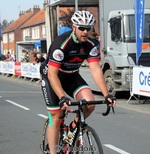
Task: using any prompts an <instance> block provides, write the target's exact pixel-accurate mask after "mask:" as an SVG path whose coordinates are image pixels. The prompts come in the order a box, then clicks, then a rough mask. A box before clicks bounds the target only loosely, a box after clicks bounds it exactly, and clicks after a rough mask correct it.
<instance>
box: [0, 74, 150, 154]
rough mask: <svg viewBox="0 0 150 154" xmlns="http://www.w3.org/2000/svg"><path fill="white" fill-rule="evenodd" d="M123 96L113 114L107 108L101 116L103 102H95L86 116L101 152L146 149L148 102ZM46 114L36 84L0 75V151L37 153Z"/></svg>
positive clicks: (138, 153) (149, 146) (134, 153)
mask: <svg viewBox="0 0 150 154" xmlns="http://www.w3.org/2000/svg"><path fill="white" fill-rule="evenodd" d="M95 98H96V99H102V98H103V97H102V96H100V95H95ZM127 100H128V98H120V99H118V102H117V106H116V108H115V115H114V114H112V112H111V113H110V115H109V116H107V117H103V116H102V115H101V113H102V112H103V111H105V106H103V105H98V106H97V107H96V110H95V111H94V113H93V114H92V116H91V117H89V118H88V119H87V123H88V124H89V125H91V126H92V127H94V128H95V130H96V131H97V133H98V135H99V137H100V139H101V142H102V144H103V148H104V153H105V154H119V153H120V154H149V153H150V133H149V132H150V131H149V130H150V104H149V103H146V104H142V103H139V102H138V101H137V100H134V99H132V100H131V101H130V102H129V103H127ZM46 116H47V111H46V107H45V104H44V101H43V97H42V93H41V89H40V85H39V84H37V83H32V82H30V81H24V80H21V79H15V78H10V77H5V76H2V75H1V76H0V154H35V153H36V154H41V150H40V143H41V132H42V126H43V123H44V120H45V118H46ZM70 119H73V117H72V116H70V118H69V120H70Z"/></svg>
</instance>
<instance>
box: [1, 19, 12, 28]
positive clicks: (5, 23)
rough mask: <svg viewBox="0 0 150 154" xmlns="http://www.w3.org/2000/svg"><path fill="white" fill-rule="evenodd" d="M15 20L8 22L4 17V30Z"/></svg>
mask: <svg viewBox="0 0 150 154" xmlns="http://www.w3.org/2000/svg"><path fill="white" fill-rule="evenodd" d="M13 22H14V20H11V21H10V22H8V21H7V20H6V19H4V20H3V21H2V30H3V29H5V28H6V27H7V26H9V25H10V24H11V23H13Z"/></svg>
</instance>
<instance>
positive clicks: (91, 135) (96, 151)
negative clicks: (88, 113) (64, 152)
mask: <svg viewBox="0 0 150 154" xmlns="http://www.w3.org/2000/svg"><path fill="white" fill-rule="evenodd" d="M72 153H73V154H103V148H102V144H101V142H100V139H99V137H98V134H97V133H96V131H95V130H94V129H93V128H92V127H90V126H88V125H87V126H86V128H85V129H84V131H83V138H82V144H81V139H80V135H79V136H78V137H77V139H76V141H75V145H74V147H73V152H72Z"/></svg>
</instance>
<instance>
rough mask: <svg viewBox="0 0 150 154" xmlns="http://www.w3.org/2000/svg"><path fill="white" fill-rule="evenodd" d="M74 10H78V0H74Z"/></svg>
mask: <svg viewBox="0 0 150 154" xmlns="http://www.w3.org/2000/svg"><path fill="white" fill-rule="evenodd" d="M75 11H78V0H75Z"/></svg>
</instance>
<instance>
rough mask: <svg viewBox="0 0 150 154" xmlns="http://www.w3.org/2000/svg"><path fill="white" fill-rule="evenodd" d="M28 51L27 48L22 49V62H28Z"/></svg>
mask: <svg viewBox="0 0 150 154" xmlns="http://www.w3.org/2000/svg"><path fill="white" fill-rule="evenodd" d="M28 58H29V55H28V52H27V51H26V50H22V57H21V62H28Z"/></svg>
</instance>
